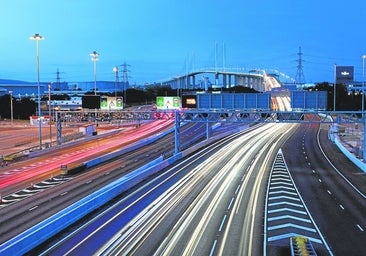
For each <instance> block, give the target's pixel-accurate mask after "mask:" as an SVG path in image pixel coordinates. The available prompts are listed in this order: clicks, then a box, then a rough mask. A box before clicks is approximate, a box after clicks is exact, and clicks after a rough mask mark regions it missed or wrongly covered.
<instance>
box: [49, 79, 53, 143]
mask: <svg viewBox="0 0 366 256" xmlns="http://www.w3.org/2000/svg"><path fill="white" fill-rule="evenodd" d="M51 86H52V84H48V123H49V124H50V147H52V127H51V120H52V118H51Z"/></svg>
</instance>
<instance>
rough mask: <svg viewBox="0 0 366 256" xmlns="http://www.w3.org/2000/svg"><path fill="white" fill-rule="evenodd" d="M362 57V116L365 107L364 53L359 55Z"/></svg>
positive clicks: (365, 56)
mask: <svg viewBox="0 0 366 256" xmlns="http://www.w3.org/2000/svg"><path fill="white" fill-rule="evenodd" d="M361 58H362V117H363V111H364V109H365V95H364V93H365V59H366V54H364V55H362V56H361Z"/></svg>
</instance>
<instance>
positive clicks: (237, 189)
mask: <svg viewBox="0 0 366 256" xmlns="http://www.w3.org/2000/svg"><path fill="white" fill-rule="evenodd" d="M239 189H240V184H239V185H238V187H237V188H236V190H235V194H238V192H239Z"/></svg>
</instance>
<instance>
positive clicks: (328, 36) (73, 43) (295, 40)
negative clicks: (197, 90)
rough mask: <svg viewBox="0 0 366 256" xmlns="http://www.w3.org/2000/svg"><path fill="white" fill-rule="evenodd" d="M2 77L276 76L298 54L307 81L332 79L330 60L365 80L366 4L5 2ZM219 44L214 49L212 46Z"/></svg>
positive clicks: (353, 0) (290, 70) (292, 69)
mask: <svg viewBox="0 0 366 256" xmlns="http://www.w3.org/2000/svg"><path fill="white" fill-rule="evenodd" d="M0 10H1V15H0V24H1V33H0V42H1V43H0V44H1V47H0V60H1V61H0V79H14V80H24V81H36V80H37V66H36V57H35V56H36V50H35V48H36V47H35V42H34V41H31V40H29V37H30V36H31V35H34V34H35V33H39V34H40V35H42V36H44V37H45V40H44V41H40V43H39V50H40V63H41V65H40V73H41V74H40V76H41V82H48V81H50V82H52V81H55V79H56V71H57V69H59V71H60V72H61V74H60V76H61V81H66V82H73V81H92V80H93V79H94V77H93V62H92V61H91V60H90V56H89V54H90V53H91V52H92V51H97V52H98V53H99V54H100V56H99V60H98V62H97V80H105V81H113V80H114V74H113V72H112V69H113V67H114V66H117V65H121V64H123V63H124V62H126V63H127V64H129V65H130V66H129V67H128V69H129V70H130V73H129V75H130V78H129V82H130V84H134V83H137V84H142V83H145V82H155V81H161V80H164V79H166V78H170V77H173V76H176V75H180V74H184V73H186V72H187V71H191V70H193V69H198V68H205V67H214V65H215V49H217V51H216V53H217V54H216V59H217V64H218V66H220V67H222V66H223V65H225V67H226V68H231V67H242V68H248V69H251V68H260V69H267V70H274V69H276V70H279V71H281V72H283V73H285V74H287V75H289V76H290V77H293V78H295V76H296V70H297V59H298V55H297V53H298V51H299V47H300V46H301V48H302V52H303V56H302V57H303V59H304V62H303V71H304V75H305V80H306V82H322V81H329V82H332V81H333V77H334V73H333V67H334V64H337V65H352V66H354V67H355V79H356V80H358V81H361V79H362V58H361V55H362V54H366V23H365V20H366V19H365V18H364V17H365V15H366V14H365V13H366V1H364V0H348V1H330V0H323V1H319V0H317V1H315V0H302V1H301V0H300V1H294V0H263V1H253V0H252V1H246V0H231V1H230V0H228V1H218V0H194V1H193V0H184V1H174V0H145V1H136V0H103V1H101V0H77V1H75V0H62V1H60V0H58V1H55V0H48V1H45V0H1V1H0ZM215 45H216V46H217V47H215ZM223 52H225V54H223ZM120 69H121V67H120Z"/></svg>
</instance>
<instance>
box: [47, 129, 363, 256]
mask: <svg viewBox="0 0 366 256" xmlns="http://www.w3.org/2000/svg"><path fill="white" fill-rule="evenodd" d="M327 128H328V127H326V126H325V125H322V126H321V129H319V125H318V124H311V125H290V124H287V125H285V124H275V125H273V124H272V125H265V126H263V127H262V128H258V129H256V131H255V132H253V133H248V134H245V135H242V136H241V137H240V139H235V140H234V139H233V138H231V139H229V141H230V142H229V141H227V142H226V143H228V144H226V145H221V146H220V147H218V146H217V145H215V146H213V148H211V147H210V148H206V149H205V150H203V151H201V152H198V153H197V154H195V155H193V156H191V157H190V158H189V160H186V161H184V162H183V163H181V164H179V165H177V166H175V167H172V168H171V169H170V170H169V171H167V172H166V173H164V175H162V176H161V177H160V176H159V177H157V178H156V179H154V180H152V181H151V183H150V182H149V183H147V184H145V185H144V186H141V187H140V189H139V190H136V191H134V192H133V193H132V194H130V195H128V196H126V197H125V198H121V200H120V201H119V202H118V203H117V204H115V205H114V206H113V211H112V212H113V213H114V215H113V214H112V215H111V213H109V214H108V212H109V211H110V210H107V211H106V212H103V213H102V214H100V215H98V216H97V217H96V218H95V219H92V220H91V223H93V225H92V227H94V229H93V232H90V227H89V228H88V227H87V226H82V227H80V229H79V230H78V232H76V234H72V235H71V236H70V237H68V238H67V239H65V240H64V241H62V242H61V243H60V244H57V246H55V248H52V249H54V250H55V251H53V252H52V253H51V254H53V253H55V254H59V253H65V254H66V255H78V254H79V253H82V252H85V251H86V250H90V249H91V248H94V250H95V251H93V250H92V251H88V253H97V254H103V253H105V254H106V255H114V254H131V255H263V254H264V252H263V250H264V251H265V253H266V254H267V255H278V253H286V254H288V253H289V240H286V239H285V240H284V241H285V242H284V243H283V241H276V243H274V244H273V243H271V242H269V243H268V244H267V248H264V249H263V248H262V246H263V243H264V241H263V232H268V230H267V231H263V200H264V194H265V190H266V182H267V177H268V175H269V169H270V165H271V164H272V163H273V161H274V155H275V154H276V152H277V151H278V149H279V148H282V151H283V155H284V158H285V160H286V162H287V165H288V169H289V172H290V173H291V175H292V177H293V181H294V183H295V184H296V187H297V189H298V191H299V194H300V195H301V197H302V199H303V201H304V205H305V206H306V208H307V209H308V211H309V212H308V214H309V216H310V219H311V221H312V222H313V225H315V226H316V229H317V231H316V232H317V233H318V234H317V235H316V236H319V239H314V241H317V240H319V241H320V240H321V239H323V241H322V242H313V244H314V247H315V248H316V250H317V252H318V255H344V254H347V255H364V251H365V249H366V246H365V244H364V241H365V237H364V236H365V233H364V229H365V221H364V218H363V216H364V215H365V213H366V212H365V203H364V200H365V195H364V192H365V191H363V192H361V191H362V190H365V189H364V186H363V185H362V184H365V183H364V182H365V176H364V175H363V174H362V173H360V171H359V170H358V169H357V168H355V167H354V166H353V164H351V163H350V162H349V161H348V160H347V159H346V158H345V157H344V156H343V155H342V154H341V153H340V152H339V151H338V149H337V148H336V147H335V146H334V145H333V144H332V143H331V142H329V140H328V138H327V137H326V136H327ZM258 134H261V136H258ZM290 135H291V136H290ZM280 138H281V139H280ZM320 140H321V142H322V144H321V145H322V147H319V141H320ZM321 148H322V149H323V151H326V152H327V153H328V156H327V157H328V158H331V159H332V160H331V161H332V162H333V165H335V166H337V167H338V169H337V170H335V169H334V167H333V166H332V165H331V164H330V163H329V162H328V160H326V158H324V157H323V156H322V154H323V152H322V151H321ZM340 170H341V171H340ZM338 172H342V173H343V175H344V176H342V175H340V174H339V173H338ZM345 177H347V180H348V181H349V182H352V183H353V184H354V186H355V187H359V188H360V190H356V189H355V187H353V186H351V185H350V184H349V183H348V182H347V181H345V179H344V178H345ZM309 188H310V189H309ZM136 210H137V212H136ZM131 211H132V212H131ZM116 212H118V213H119V214H116ZM101 216H104V218H101ZM111 216H113V218H112V221H107V220H108V219H111ZM121 220H123V221H122V222H121ZM267 221H268V220H267ZM102 223H107V224H108V225H107V224H102ZM116 223H120V226H119V227H118V228H117V227H116V225H115V224H116ZM111 226H112V227H113V230H114V232H113V233H112V232H110V228H111ZM304 226H305V225H304ZM95 227H98V228H95ZM293 227H294V226H292V228H290V229H288V228H287V229H286V228H284V229H282V230H281V232H283V235H284V236H285V237H287V236H286V232H295V233H296V234H300V235H301V234H308V233H309V232H308V231H309V230H310V231H311V229H310V228H308V229H306V232H304V231H303V230H305V228H301V227H300V228H299V229H296V227H295V228H293ZM289 230H290V231H289ZM85 233H87V234H88V235H87V236H86V237H84V238H77V239H75V237H78V236H79V235H82V236H85ZM114 233H116V235H115V236H112V237H111V238H110V239H109V240H108V239H107V238H106V234H109V236H111V234H114ZM268 233H269V232H268ZM313 236H314V237H315V234H314V235H313ZM107 237H108V236H107ZM344 237H349V238H351V239H344ZM102 238H104V239H102ZM70 241H74V242H70ZM75 241H77V242H76V243H75ZM81 241H82V242H81ZM96 241H104V243H105V246H104V247H101V244H98V246H96ZM317 243H319V244H317ZM92 245H94V246H92ZM60 248H62V250H61V251H58V250H60ZM67 248H68V249H67Z"/></svg>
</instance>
